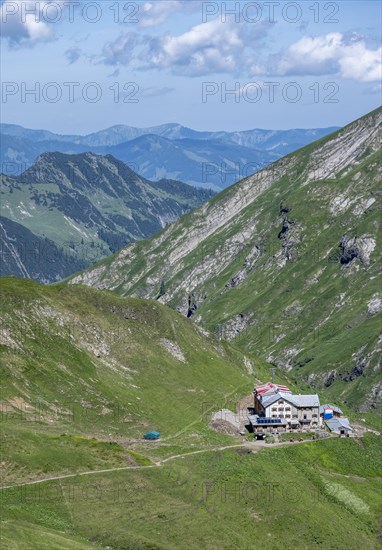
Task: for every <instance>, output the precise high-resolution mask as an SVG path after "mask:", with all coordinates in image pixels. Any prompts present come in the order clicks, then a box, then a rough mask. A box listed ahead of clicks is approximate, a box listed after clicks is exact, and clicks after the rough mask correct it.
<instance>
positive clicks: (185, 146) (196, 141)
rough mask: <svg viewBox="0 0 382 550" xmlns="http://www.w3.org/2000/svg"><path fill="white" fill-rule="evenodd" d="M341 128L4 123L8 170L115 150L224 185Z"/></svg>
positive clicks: (162, 169) (196, 181) (166, 172)
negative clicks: (74, 130) (81, 128)
mask: <svg viewBox="0 0 382 550" xmlns="http://www.w3.org/2000/svg"><path fill="white" fill-rule="evenodd" d="M334 129H335V127H329V128H321V129H308V130H304V129H295V130H281V131H274V130H270V131H268V130H258V129H255V130H246V131H243V132H198V131H195V130H192V129H188V128H184V127H183V126H181V125H178V124H169V125H162V126H157V127H151V128H146V129H139V128H134V127H129V126H123V125H119V126H114V127H111V128H109V129H106V130H101V131H100V132H96V133H93V134H89V135H88V136H62V135H58V134H53V133H51V132H47V131H45V130H36V131H35V130H29V129H24V128H23V127H20V126H15V125H7V124H3V125H1V126H0V130H1V132H2V142H1V147H0V160H1V161H2V165H3V172H5V173H7V174H8V175H17V174H20V172H22V171H24V170H26V169H27V168H28V167H29V166H30V165H32V164H33V162H34V161H35V159H36V157H37V156H38V155H39V154H41V153H43V152H46V151H50V152H54V151H60V152H62V153H66V154H78V153H82V152H86V151H89V150H90V151H91V152H93V153H96V154H103V155H105V154H112V155H114V156H115V157H117V158H118V159H119V160H122V161H123V162H126V163H129V164H130V166H131V168H133V169H134V171H135V172H138V173H139V174H140V175H141V176H144V177H146V178H148V179H155V180H156V179H161V178H162V177H164V178H167V179H169V178H170V179H179V180H181V181H184V182H185V183H189V184H191V185H197V186H199V187H210V188H214V189H217V190H220V189H222V188H224V187H226V186H227V185H230V184H232V183H234V182H235V181H237V180H238V179H240V178H241V177H244V176H246V175H249V174H250V173H253V172H256V171H258V170H259V169H261V168H263V167H265V166H266V165H268V164H270V163H271V162H273V161H275V160H277V159H278V158H280V157H281V156H283V155H285V154H287V153H289V152H291V151H293V150H296V149H298V148H300V147H302V146H304V145H306V144H307V143H310V142H311V141H312V140H313V139H315V138H317V137H320V136H322V135H327V134H328V133H330V132H332V131H333V130H334Z"/></svg>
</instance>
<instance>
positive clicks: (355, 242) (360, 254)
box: [339, 235, 375, 266]
mask: <svg viewBox="0 0 382 550" xmlns="http://www.w3.org/2000/svg"><path fill="white" fill-rule="evenodd" d="M339 247H340V256H339V260H340V263H341V264H342V265H348V264H349V263H350V262H352V261H353V260H355V259H358V260H360V261H361V262H362V263H363V264H364V265H366V266H367V265H369V261H370V254H371V253H372V252H373V250H374V248H375V239H374V238H373V237H372V236H367V235H365V236H363V237H360V238H359V239H358V238H357V237H353V238H349V237H348V236H347V235H345V236H344V237H342V239H341V242H340V244H339Z"/></svg>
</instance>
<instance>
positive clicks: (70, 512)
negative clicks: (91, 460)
mask: <svg viewBox="0 0 382 550" xmlns="http://www.w3.org/2000/svg"><path fill="white" fill-rule="evenodd" d="M377 440H378V438H377V437H376V436H373V435H369V436H367V437H366V438H365V439H364V440H362V442H356V441H354V440H332V441H330V440H329V441H321V442H315V443H307V444H304V445H296V446H291V447H288V448H282V449H269V450H268V449H267V450H264V451H261V452H260V453H257V454H255V455H253V454H248V453H246V454H243V453H242V451H241V450H237V451H234V450H228V451H223V452H217V453H213V454H209V453H207V454H203V455H196V456H190V457H187V458H185V459H180V460H177V461H172V462H171V463H169V464H168V465H164V466H162V467H161V468H156V469H151V470H145V471H127V472H118V473H113V474H108V475H105V474H102V475H98V476H92V479H89V478H78V479H75V480H64V481H62V482H60V483H58V482H53V481H52V482H49V483H45V484H43V485H42V486H40V487H39V490H38V491H37V490H36V489H35V488H31V487H29V488H27V489H23V490H21V489H18V488H14V489H11V490H8V491H6V493H5V498H4V504H5V508H4V519H5V520H6V521H7V523H6V531H5V537H6V538H5V540H6V541H8V540H9V539H10V537H11V535H10V534H8V533H9V530H10V528H12V529H14V530H13V532H12V537H13V540H16V541H20V543H16V544H15V543H14V546H10V547H11V548H22V547H23V546H22V541H23V540H25V539H23V537H24V536H25V532H26V531H27V532H28V531H29V532H30V531H31V530H32V529H34V530H37V529H38V530H41V531H42V530H44V531H45V530H47V531H48V533H50V532H51V531H53V530H54V531H55V533H56V536H57V537H58V536H62V537H63V536H65V537H68V538H70V541H71V543H72V541H73V540H74V538H75V537H76V536H77V537H79V536H81V537H83V539H86V540H87V541H89V544H94V546H96V547H98V545H100V547H102V548H112V549H113V550H116V549H129V550H130V549H134V550H138V549H148V548H152V549H153V548H155V549H157V550H159V549H162V550H164V549H166V550H175V549H177V548H180V547H184V546H188V547H190V548H195V549H196V548H206V549H209V550H215V549H216V550H217V549H218V548H220V549H224V550H232V549H233V548H242V549H244V550H250V549H252V548H256V547H257V546H259V545H261V547H262V548H265V549H269V550H271V549H274V548H277V549H283V550H284V549H293V548H297V549H306V550H308V549H309V550H310V549H312V548H329V549H332V550H337V549H346V550H353V549H354V550H356V549H358V548H360V547H362V548H368V549H376V548H379V547H380V545H379V542H378V540H379V541H380V536H381V532H380V528H381V517H380V491H381V489H382V486H381V478H380V477H378V476H380V474H381V463H380V457H381V454H380V447H379V446H378V445H379V444H378V441H377ZM8 521H10V522H11V523H8ZM64 533H65V535H64ZM378 533H379V534H378ZM8 537H9V538H8ZM378 537H379V538H378ZM33 540H35V539H34V537H33ZM37 540H39V539H37ZM66 543H67V544H68V546H65V545H64V544H62V543H61V541H60V542H59V543H58V542H57V543H56V544H52V546H51V548H67V547H68V548H72V547H73V548H83V546H80V543H78V546H75V545H74V543H72V544H73V546H69V542H66ZM60 544H62V546H61V545H60ZM85 547H86V546H85ZM30 548H39V546H38V544H35V545H33V544H32V545H31V546H30Z"/></svg>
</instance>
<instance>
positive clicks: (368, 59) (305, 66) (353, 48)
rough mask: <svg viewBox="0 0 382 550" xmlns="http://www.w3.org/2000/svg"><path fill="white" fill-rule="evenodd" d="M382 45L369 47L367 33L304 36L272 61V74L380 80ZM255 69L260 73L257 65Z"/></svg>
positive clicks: (270, 71)
mask: <svg viewBox="0 0 382 550" xmlns="http://www.w3.org/2000/svg"><path fill="white" fill-rule="evenodd" d="M381 62H382V48H379V49H376V50H371V49H368V48H367V46H366V44H365V41H364V39H363V37H360V36H357V35H351V36H350V37H349V36H345V35H344V34H343V33H340V32H333V33H329V34H326V35H323V36H317V37H314V38H313V37H310V36H304V37H303V38H301V39H300V40H299V41H298V42H295V43H294V44H292V45H291V46H289V47H288V48H287V49H286V50H285V51H284V52H282V53H281V54H279V55H277V56H271V57H270V58H269V62H268V69H267V72H268V74H274V75H282V76H284V75H325V74H337V75H338V76H339V77H342V78H349V79H353V80H357V81H361V82H371V81H375V80H380V79H381V77H382V71H381ZM252 73H253V74H256V72H255V70H254V68H253V69H252Z"/></svg>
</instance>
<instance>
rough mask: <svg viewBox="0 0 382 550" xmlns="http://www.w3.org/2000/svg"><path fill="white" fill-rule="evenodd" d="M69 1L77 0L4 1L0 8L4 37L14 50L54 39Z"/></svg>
mask: <svg viewBox="0 0 382 550" xmlns="http://www.w3.org/2000/svg"><path fill="white" fill-rule="evenodd" d="M70 2H74V0H38V1H37V0H4V1H3V3H2V4H1V6H0V18H1V23H2V24H1V31H2V37H3V38H6V39H8V41H9V44H10V46H12V47H15V46H18V47H20V46H34V45H35V44H36V43H37V42H41V41H47V40H53V39H54V38H55V37H56V34H55V30H54V27H55V25H56V24H57V23H58V22H60V21H61V20H62V19H63V17H64V14H65V13H66V10H67V9H68V4H69V3H70ZM50 4H52V6H51V7H50V8H49V5H50Z"/></svg>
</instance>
